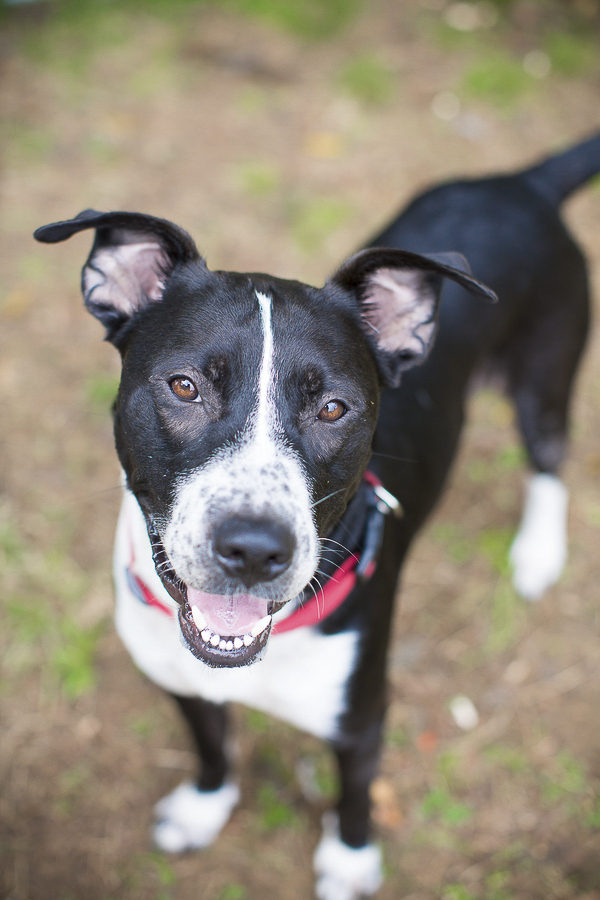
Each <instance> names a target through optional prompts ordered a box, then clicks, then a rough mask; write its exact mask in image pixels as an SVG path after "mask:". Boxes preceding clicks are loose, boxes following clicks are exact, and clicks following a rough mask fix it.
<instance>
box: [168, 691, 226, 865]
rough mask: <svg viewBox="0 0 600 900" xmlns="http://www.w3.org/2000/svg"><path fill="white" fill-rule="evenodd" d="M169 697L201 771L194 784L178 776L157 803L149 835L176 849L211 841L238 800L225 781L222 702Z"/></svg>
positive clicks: (224, 727) (177, 850) (178, 851)
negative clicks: (177, 782)
mask: <svg viewBox="0 0 600 900" xmlns="http://www.w3.org/2000/svg"><path fill="white" fill-rule="evenodd" d="M174 699H175V700H176V702H177V703H178V705H179V708H180V709H181V712H182V713H183V716H184V718H185V720H186V721H187V723H188V726H189V728H190V730H191V732H192V736H193V738H194V742H195V745H196V749H197V751H198V755H199V758H200V773H199V776H198V780H197V782H196V784H192V783H191V782H183V783H182V784H180V785H179V786H178V787H177V788H175V790H174V791H172V793H170V794H168V795H167V796H166V797H163V799H162V800H160V801H159V802H158V803H157V804H156V807H155V810H154V811H155V815H156V818H157V824H156V827H155V830H154V839H155V841H156V843H157V844H158V846H159V847H160V848H161V849H162V850H166V851H167V852H169V853H181V852H182V851H183V850H190V849H194V848H198V847H208V846H209V845H210V844H212V843H213V841H214V840H215V839H216V838H217V836H218V835H219V832H220V831H221V829H222V828H223V826H224V825H225V823H226V822H227V820H228V819H229V816H230V815H231V811H232V809H233V807H234V806H235V805H236V803H237V802H238V799H239V789H238V787H237V785H235V784H233V783H231V782H228V781H226V777H227V770H228V760H227V754H226V750H225V737H226V730H227V709H226V707H225V706H224V705H219V704H216V703H210V702H209V701H208V700H203V699H202V698H200V697H178V696H174Z"/></svg>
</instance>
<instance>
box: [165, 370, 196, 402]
mask: <svg viewBox="0 0 600 900" xmlns="http://www.w3.org/2000/svg"><path fill="white" fill-rule="evenodd" d="M169 387H170V388H171V390H172V391H173V393H174V394H175V396H176V397H177V399H178V400H186V401H187V402H188V403H192V402H193V401H194V400H197V399H198V396H199V395H198V388H197V387H196V385H195V384H194V382H193V381H192V380H191V379H190V378H186V377H185V375H176V376H175V378H172V379H171V381H170V382H169Z"/></svg>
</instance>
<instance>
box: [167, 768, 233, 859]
mask: <svg viewBox="0 0 600 900" xmlns="http://www.w3.org/2000/svg"><path fill="white" fill-rule="evenodd" d="M239 799H240V792H239V789H238V787H237V785H235V784H231V783H228V784H224V785H223V787H221V788H219V789H218V790H216V791H199V790H198V788H197V787H195V786H194V785H193V784H191V783H190V782H187V781H184V782H183V783H182V784H180V785H179V786H178V787H176V788H175V790H174V791H172V792H171V793H170V794H167V796H166V797H163V798H162V800H159V802H158V803H157V804H156V806H155V807H154V814H155V816H156V819H157V823H156V827H155V829H154V840H155V842H156V844H157V846H158V847H160V849H161V850H165V851H166V852H167V853H182V852H183V851H184V850H194V849H197V848H199V847H209V846H210V845H211V844H212V843H213V841H215V840H216V839H217V837H218V836H219V834H220V832H221V830H222V828H223V826H224V825H225V823H226V822H227V820H228V819H229V817H230V815H231V812H232V810H233V808H234V806H235V805H236V804H237V803H238V801H239Z"/></svg>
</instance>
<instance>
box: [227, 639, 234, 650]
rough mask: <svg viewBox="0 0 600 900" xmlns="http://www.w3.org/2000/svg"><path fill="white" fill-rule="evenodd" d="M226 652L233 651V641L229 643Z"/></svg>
mask: <svg viewBox="0 0 600 900" xmlns="http://www.w3.org/2000/svg"><path fill="white" fill-rule="evenodd" d="M225 649H226V650H233V641H227V647H226V648H225Z"/></svg>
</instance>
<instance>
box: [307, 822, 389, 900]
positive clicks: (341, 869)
mask: <svg viewBox="0 0 600 900" xmlns="http://www.w3.org/2000/svg"><path fill="white" fill-rule="evenodd" d="M323 826H324V827H323V837H322V838H321V841H320V842H319V845H318V847H317V849H316V851H315V855H314V858H313V866H314V870H315V873H316V876H317V883H316V887H315V893H316V895H317V897H318V898H319V900H358V898H359V897H368V896H371V894H374V893H375V891H377V890H378V889H379V888H380V887H381V885H382V883H383V874H382V864H381V850H380V849H379V847H376V846H375V844H367V845H366V846H365V847H360V848H359V849H358V850H355V849H354V848H353V847H349V846H348V844H344V843H343V842H342V841H341V840H340V837H339V834H338V827H337V816H334V815H329V816H324V817H323Z"/></svg>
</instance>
